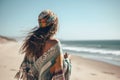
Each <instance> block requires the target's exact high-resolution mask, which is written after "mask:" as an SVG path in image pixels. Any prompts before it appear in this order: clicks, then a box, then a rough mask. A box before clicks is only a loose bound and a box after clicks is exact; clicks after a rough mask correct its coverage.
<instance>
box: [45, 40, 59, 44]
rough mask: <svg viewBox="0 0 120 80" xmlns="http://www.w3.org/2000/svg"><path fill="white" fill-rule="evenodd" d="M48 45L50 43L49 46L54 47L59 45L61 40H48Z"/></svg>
mask: <svg viewBox="0 0 120 80" xmlns="http://www.w3.org/2000/svg"><path fill="white" fill-rule="evenodd" d="M47 43H48V44H51V45H54V44H57V43H59V40H58V39H50V40H48V42H47Z"/></svg>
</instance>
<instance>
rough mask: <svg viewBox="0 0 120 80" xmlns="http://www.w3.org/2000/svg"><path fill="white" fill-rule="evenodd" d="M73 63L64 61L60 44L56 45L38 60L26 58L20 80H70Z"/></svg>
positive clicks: (20, 71)
mask: <svg viewBox="0 0 120 80" xmlns="http://www.w3.org/2000/svg"><path fill="white" fill-rule="evenodd" d="M70 75H71V63H70V61H69V59H64V58H63V54H62V49H61V46H60V43H57V44H55V45H54V46H53V47H51V48H50V49H49V50H48V51H47V52H45V53H44V54H43V55H42V56H40V57H39V58H38V59H37V60H35V57H29V58H27V57H26V56H25V58H24V60H23V62H22V64H21V66H20V70H19V72H18V73H17V74H16V76H15V78H17V79H18V80H70Z"/></svg>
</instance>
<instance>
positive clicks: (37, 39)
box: [20, 18, 58, 57]
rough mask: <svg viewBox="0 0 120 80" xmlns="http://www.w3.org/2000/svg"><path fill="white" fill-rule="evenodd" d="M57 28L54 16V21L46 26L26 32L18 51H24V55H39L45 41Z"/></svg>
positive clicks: (41, 52)
mask: <svg viewBox="0 0 120 80" xmlns="http://www.w3.org/2000/svg"><path fill="white" fill-rule="evenodd" d="M57 28H58V18H56V23H53V24H51V25H49V26H46V27H45V28H41V27H39V28H38V27H35V28H33V29H32V31H31V32H30V33H28V36H27V37H26V39H25V41H24V43H23V45H22V47H21V50H20V51H21V52H22V53H25V54H26V56H36V57H39V56H41V55H42V54H43V48H44V46H45V42H46V41H47V40H48V39H50V37H52V36H53V35H54V34H55V33H56V31H57Z"/></svg>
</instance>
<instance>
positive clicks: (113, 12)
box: [0, 0, 120, 40]
mask: <svg viewBox="0 0 120 80" xmlns="http://www.w3.org/2000/svg"><path fill="white" fill-rule="evenodd" d="M45 9H51V10H52V11H53V12H54V13H56V14H57V15H58V17H59V31H58V33H57V37H58V38H59V39H64V40H96V39H97V40H98V39H102V40H104V39H119V40H120V0H0V35H4V36H23V35H24V34H25V33H26V32H27V31H29V30H30V29H31V28H33V27H35V26H37V25H38V22H37V17H38V15H39V13H40V12H41V11H42V10H45Z"/></svg>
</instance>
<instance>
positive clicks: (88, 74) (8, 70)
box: [0, 42, 120, 80]
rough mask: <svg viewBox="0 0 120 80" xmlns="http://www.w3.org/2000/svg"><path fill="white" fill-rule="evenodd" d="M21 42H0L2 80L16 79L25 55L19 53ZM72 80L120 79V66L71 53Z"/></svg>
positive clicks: (0, 75)
mask: <svg viewBox="0 0 120 80" xmlns="http://www.w3.org/2000/svg"><path fill="white" fill-rule="evenodd" d="M20 46H21V43H18V42H6V43H0V80H16V79H14V75H15V74H16V72H17V71H18V69H19V66H20V64H21V62H22V60H23V56H24V55H21V54H19V49H20ZM71 62H72V74H71V80H120V67H119V66H115V65H111V64H108V63H104V62H100V61H95V60H91V59H85V58H82V57H80V56H76V55H71Z"/></svg>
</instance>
